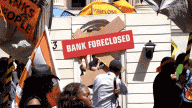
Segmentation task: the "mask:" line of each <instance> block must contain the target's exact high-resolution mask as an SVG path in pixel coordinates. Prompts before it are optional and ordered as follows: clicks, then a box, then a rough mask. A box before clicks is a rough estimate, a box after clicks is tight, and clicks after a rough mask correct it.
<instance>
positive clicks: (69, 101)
mask: <svg viewBox="0 0 192 108" xmlns="http://www.w3.org/2000/svg"><path fill="white" fill-rule="evenodd" d="M78 100H81V101H82V104H83V105H82V104H78V105H79V106H81V107H84V108H85V107H87V108H88V107H89V108H91V106H92V102H91V96H90V91H89V89H88V88H87V87H86V86H85V85H83V84H81V83H70V84H68V85H67V86H66V87H65V88H64V89H63V92H62V93H61V94H60V98H59V101H58V107H59V108H74V107H75V106H76V102H77V101H78Z"/></svg>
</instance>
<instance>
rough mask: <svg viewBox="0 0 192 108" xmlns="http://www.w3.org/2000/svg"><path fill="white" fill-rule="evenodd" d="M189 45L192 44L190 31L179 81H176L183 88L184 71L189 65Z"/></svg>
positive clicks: (184, 80) (184, 81)
mask: <svg viewBox="0 0 192 108" xmlns="http://www.w3.org/2000/svg"><path fill="white" fill-rule="evenodd" d="M191 45H192V32H191V33H190V34H189V38H188V43H187V49H186V55H185V58H184V63H183V70H182V73H181V74H180V76H179V82H178V83H179V84H180V85H181V87H182V88H184V85H185V83H186V71H187V68H188V66H189V56H190V52H191Z"/></svg>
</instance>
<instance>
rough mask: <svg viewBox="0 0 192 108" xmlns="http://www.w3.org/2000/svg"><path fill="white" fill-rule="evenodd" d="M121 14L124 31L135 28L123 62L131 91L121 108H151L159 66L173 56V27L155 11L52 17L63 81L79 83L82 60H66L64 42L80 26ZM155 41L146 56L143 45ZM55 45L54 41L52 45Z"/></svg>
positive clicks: (122, 102) (124, 98)
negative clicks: (131, 44) (151, 51)
mask: <svg viewBox="0 0 192 108" xmlns="http://www.w3.org/2000/svg"><path fill="white" fill-rule="evenodd" d="M117 16H119V17H120V18H121V19H122V20H123V21H124V22H125V24H126V28H125V30H132V31H133V38H134V44H135V48H134V49H128V50H127V51H126V52H125V53H124V54H122V58H121V61H122V63H124V64H123V65H124V66H125V67H126V71H125V73H124V77H125V78H126V81H127V85H128V91H129V94H128V95H127V96H121V97H120V103H121V106H122V108H152V107H153V90H152V84H153V81H154V78H155V76H156V75H157V73H156V68H157V67H158V66H159V65H160V61H161V60H162V58H163V57H165V56H171V47H170V46H171V26H170V20H167V18H166V17H165V16H161V15H158V16H157V15H156V14H111V15H100V16H83V17H78V16H74V17H64V18H56V17H54V18H53V24H52V29H51V33H50V34H51V35H50V36H51V40H52V42H53V41H57V43H58V44H57V45H58V47H57V49H55V50H54V53H55V55H56V57H55V58H56V61H57V64H58V70H59V72H60V76H61V81H62V82H63V85H61V86H60V87H61V88H63V87H65V86H66V85H67V84H68V83H70V82H80V69H79V62H78V60H76V59H68V60H65V59H63V58H64V57H63V52H62V46H61V41H62V40H66V39H71V38H72V37H71V34H73V33H74V32H75V31H76V30H77V29H78V28H80V27H81V26H82V25H83V24H85V23H87V22H88V21H91V20H94V19H107V20H108V21H112V20H113V19H115V18H116V17H117ZM149 40H152V42H154V43H155V44H156V47H155V52H154V56H153V59H152V60H148V59H146V57H145V50H143V47H144V44H145V43H147V42H148V41H149ZM52 45H53V44H52Z"/></svg>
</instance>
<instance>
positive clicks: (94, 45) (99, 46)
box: [62, 30, 134, 59]
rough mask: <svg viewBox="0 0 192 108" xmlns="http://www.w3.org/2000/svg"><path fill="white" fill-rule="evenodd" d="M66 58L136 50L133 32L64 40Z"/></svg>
mask: <svg viewBox="0 0 192 108" xmlns="http://www.w3.org/2000/svg"><path fill="white" fill-rule="evenodd" d="M62 46H63V54H64V58H65V59H68V58H74V57H80V56H85V55H91V54H99V53H106V52H112V51H118V50H124V49H131V48H134V42H133V34H132V30H129V31H123V32H116V33H110V34H103V35H97V36H90V37H85V38H78V39H71V40H63V41H62Z"/></svg>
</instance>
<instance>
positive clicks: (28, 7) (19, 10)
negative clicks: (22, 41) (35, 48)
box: [0, 0, 40, 41]
mask: <svg viewBox="0 0 192 108" xmlns="http://www.w3.org/2000/svg"><path fill="white" fill-rule="evenodd" d="M0 4H1V9H2V12H3V14H4V17H5V19H6V20H7V21H9V22H10V23H12V24H13V25H14V26H17V28H18V29H19V30H21V31H22V32H23V33H24V34H25V35H26V36H27V37H28V38H29V39H30V40H31V41H32V40H33V34H34V30H35V27H36V23H37V19H38V16H39V12H40V8H39V7H38V6H37V5H36V4H35V3H33V2H31V1H29V0H0Z"/></svg>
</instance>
